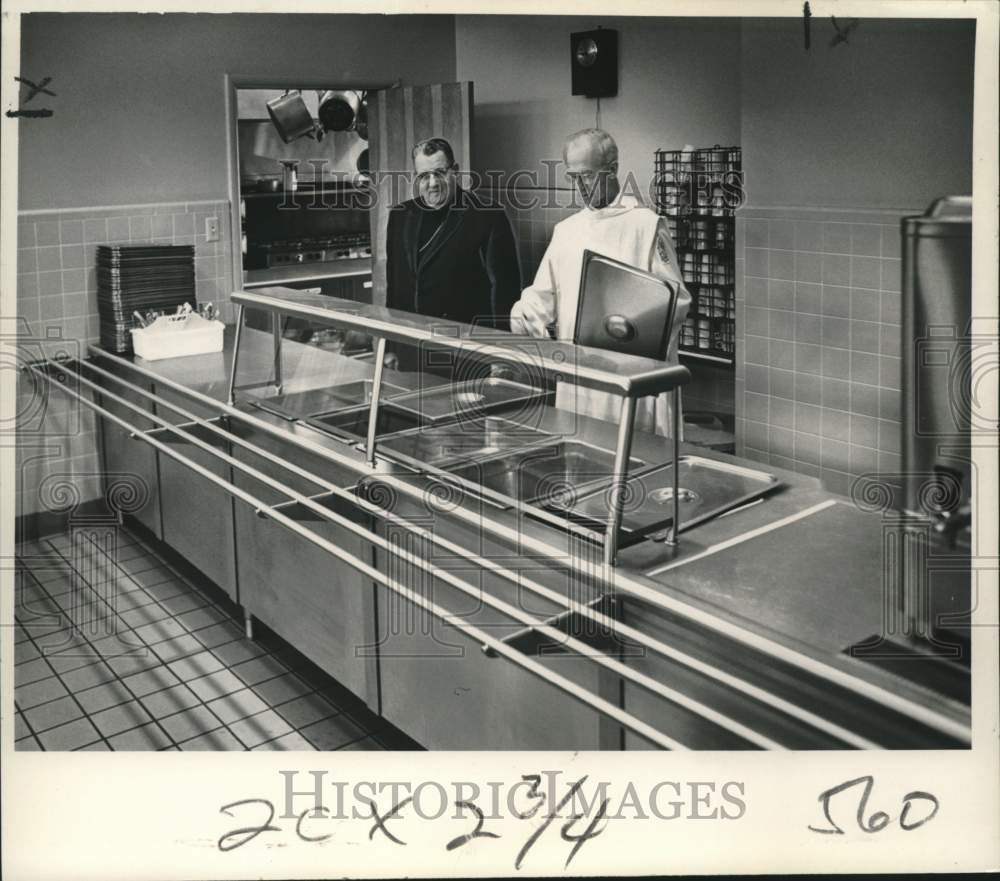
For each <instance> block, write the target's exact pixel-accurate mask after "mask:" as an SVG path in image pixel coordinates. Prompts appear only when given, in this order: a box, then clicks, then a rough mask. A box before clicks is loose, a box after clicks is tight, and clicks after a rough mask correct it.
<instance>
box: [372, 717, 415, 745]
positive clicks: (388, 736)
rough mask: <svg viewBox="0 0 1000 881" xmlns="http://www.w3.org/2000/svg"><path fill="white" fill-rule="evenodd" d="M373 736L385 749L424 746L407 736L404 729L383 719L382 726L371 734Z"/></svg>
mask: <svg viewBox="0 0 1000 881" xmlns="http://www.w3.org/2000/svg"><path fill="white" fill-rule="evenodd" d="M369 736H370V737H373V738H374V739H375V740H376V741H377V742H378V743H380V744H381V745H382V746H383V747H384V748H385V749H394V750H400V749H405V750H422V749H423V747H422V746H420V744H419V743H417V742H416V741H415V740H413V739H412V738H410V737H407V735H405V734H404V733H403V732H402V731H400V730H399V729H398V728H395V727H394V726H392V725H390V724H388V723H387V722H385V721H384V720H383V722H382V725H381V727H379V728H376V730H375V731H374V733H372V734H370V735H369Z"/></svg>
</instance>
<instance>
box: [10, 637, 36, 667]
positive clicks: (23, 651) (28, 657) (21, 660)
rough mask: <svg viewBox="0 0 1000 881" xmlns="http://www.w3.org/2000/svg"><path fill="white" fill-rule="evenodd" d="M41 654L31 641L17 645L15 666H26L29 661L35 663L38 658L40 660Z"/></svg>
mask: <svg viewBox="0 0 1000 881" xmlns="http://www.w3.org/2000/svg"><path fill="white" fill-rule="evenodd" d="M41 656H42V655H41V652H39V651H38V649H37V648H35V644H34V643H33V642H31V641H30V640H26V641H25V642H19V643H16V644H15V646H14V664H15V666H16V665H17V664H25V663H27V662H28V661H34V660H35V659H36V658H40V657H41Z"/></svg>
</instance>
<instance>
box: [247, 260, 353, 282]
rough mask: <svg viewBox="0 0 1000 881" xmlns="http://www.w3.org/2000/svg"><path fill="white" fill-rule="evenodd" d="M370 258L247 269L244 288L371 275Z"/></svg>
mask: <svg viewBox="0 0 1000 881" xmlns="http://www.w3.org/2000/svg"><path fill="white" fill-rule="evenodd" d="M371 274H372V261H371V258H370V257H358V258H357V259H354V260H335V261H332V262H330V263H302V264H298V265H296V266H273V267H271V268H270V269H248V270H247V271H246V280H245V281H244V283H243V284H244V287H246V288H253V287H263V286H269V285H280V284H283V283H285V282H299V281H323V280H324V279H328V278H351V277H355V276H362V275H371Z"/></svg>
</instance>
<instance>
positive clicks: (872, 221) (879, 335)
mask: <svg viewBox="0 0 1000 881" xmlns="http://www.w3.org/2000/svg"><path fill="white" fill-rule="evenodd" d="M915 213H920V212H919V211H918V210H912V211H907V210H899V211H892V212H849V211H832V210H831V211H823V210H795V209H753V208H744V209H742V210H741V211H740V213H739V215H738V219H737V229H736V247H737V368H736V416H737V452H738V453H740V454H742V455H745V456H747V457H748V458H752V459H757V460H759V461H761V462H769V463H770V464H773V465H777V466H780V467H784V468H789V469H792V470H794V471H797V472H800V473H803V474H810V475H814V476H817V477H820V478H821V479H822V481H823V483H824V486H825V487H826V488H827V489H829V490H831V491H833V492H837V493H842V494H846V493H848V492H849V490H850V486H851V483H852V481H853V479H854V478H855V477H857V476H858V475H860V474H864V473H872V472H885V473H889V472H898V471H899V464H900V462H899V452H900V438H899V435H900V385H901V377H900V300H901V298H900V218H901V217H904V216H906V215H908V214H915Z"/></svg>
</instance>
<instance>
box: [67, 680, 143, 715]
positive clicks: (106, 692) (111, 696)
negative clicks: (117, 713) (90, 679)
mask: <svg viewBox="0 0 1000 881" xmlns="http://www.w3.org/2000/svg"><path fill="white" fill-rule="evenodd" d="M75 694H76V699H77V700H78V701H79V702H80V706H82V707H83V708H84V710H86V711H87V713H90V714H91V715H92V714H94V713H99V712H100V711H101V710H106V709H107V708H108V707H113V706H115V705H116V704H124V703H128V701H130V700H132V692H130V691H129V690H128V689H127V688H126V687H125V686H124V685H122V684H121V683H120V682H117V681H115V682H105V683H104V684H103V685H96V686H94V687H93V688H88V689H87V690H86V691H79V692H76V693H75Z"/></svg>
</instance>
